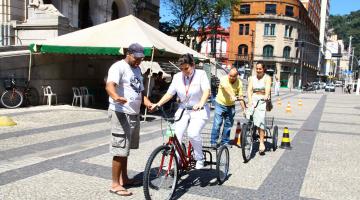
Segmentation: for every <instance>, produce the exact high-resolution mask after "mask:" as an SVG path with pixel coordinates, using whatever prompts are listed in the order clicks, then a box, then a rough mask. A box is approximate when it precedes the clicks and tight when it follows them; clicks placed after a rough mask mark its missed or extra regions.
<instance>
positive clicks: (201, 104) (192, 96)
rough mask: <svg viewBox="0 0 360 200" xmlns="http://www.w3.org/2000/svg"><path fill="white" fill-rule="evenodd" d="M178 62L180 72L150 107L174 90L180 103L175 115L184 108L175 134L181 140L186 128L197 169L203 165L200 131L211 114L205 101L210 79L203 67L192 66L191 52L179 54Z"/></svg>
mask: <svg viewBox="0 0 360 200" xmlns="http://www.w3.org/2000/svg"><path fill="white" fill-rule="evenodd" d="M178 63H179V65H180V69H181V72H179V73H177V74H175V75H174V78H173V80H172V82H171V84H170V87H169V89H168V91H167V92H166V94H165V95H164V96H163V97H162V98H161V99H160V101H159V102H157V103H156V104H154V105H153V106H152V108H151V109H154V108H155V107H157V106H162V105H164V104H165V103H166V102H168V101H169V100H170V99H172V97H173V96H174V95H175V94H177V96H178V98H179V99H180V106H179V109H178V110H177V111H176V113H175V119H177V118H179V117H180V114H181V112H182V110H183V109H185V111H184V114H183V116H182V118H181V120H180V121H178V122H176V124H175V134H176V136H177V138H178V139H179V141H181V140H182V137H183V135H184V133H185V132H187V134H188V137H189V138H190V141H191V144H192V145H193V148H194V153H195V160H196V161H197V162H196V169H201V168H203V167H204V157H203V153H202V138H201V134H200V133H201V130H202V129H203V127H204V126H205V124H206V122H207V120H208V119H209V117H210V108H209V106H208V105H207V104H206V102H207V100H208V98H209V95H210V83H209V80H208V78H207V75H206V73H205V71H203V70H198V69H195V63H194V58H193V56H192V55H191V54H184V55H182V56H181V57H180V58H179V61H178Z"/></svg>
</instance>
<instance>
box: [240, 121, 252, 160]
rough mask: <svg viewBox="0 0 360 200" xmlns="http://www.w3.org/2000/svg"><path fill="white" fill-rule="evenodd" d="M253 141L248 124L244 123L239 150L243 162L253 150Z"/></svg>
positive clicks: (248, 158)
mask: <svg viewBox="0 0 360 200" xmlns="http://www.w3.org/2000/svg"><path fill="white" fill-rule="evenodd" d="M253 143H254V138H253V134H252V130H251V129H250V127H249V126H248V124H244V125H243V127H242V129H241V152H242V156H243V159H244V162H245V163H246V162H248V161H249V160H250V157H251V153H252V150H253Z"/></svg>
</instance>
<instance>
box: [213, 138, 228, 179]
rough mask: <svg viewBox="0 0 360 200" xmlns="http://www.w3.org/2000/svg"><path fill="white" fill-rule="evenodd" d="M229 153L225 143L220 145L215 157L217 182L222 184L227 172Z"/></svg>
mask: <svg viewBox="0 0 360 200" xmlns="http://www.w3.org/2000/svg"><path fill="white" fill-rule="evenodd" d="M229 155H230V154H229V149H228V148H227V147H226V146H225V145H223V146H221V147H220V149H219V153H218V155H217V158H216V171H217V180H218V183H219V184H222V183H223V182H224V181H225V180H226V178H227V176H228V174H229V162H230V156H229Z"/></svg>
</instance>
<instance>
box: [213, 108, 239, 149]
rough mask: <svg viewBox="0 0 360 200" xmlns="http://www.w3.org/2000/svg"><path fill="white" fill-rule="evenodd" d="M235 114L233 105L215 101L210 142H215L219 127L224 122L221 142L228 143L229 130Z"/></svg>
mask: <svg viewBox="0 0 360 200" xmlns="http://www.w3.org/2000/svg"><path fill="white" fill-rule="evenodd" d="M234 116H235V105H233V106H224V105H221V104H219V103H217V102H216V101H215V116H214V123H213V127H212V130H211V144H216V142H217V140H218V138H219V133H220V128H221V126H222V123H223V122H224V129H223V132H222V140H221V144H228V143H229V142H230V139H229V137H230V132H231V128H232V126H233V124H234Z"/></svg>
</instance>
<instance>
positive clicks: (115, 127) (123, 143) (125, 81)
mask: <svg viewBox="0 0 360 200" xmlns="http://www.w3.org/2000/svg"><path fill="white" fill-rule="evenodd" d="M143 59H144V48H143V47H142V46H141V45H140V44H138V43H134V44H131V45H130V46H129V48H128V49H127V53H126V58H125V59H123V60H121V61H118V62H116V63H114V64H113V65H112V66H111V67H110V69H109V72H108V78H107V82H106V91H107V93H108V95H109V118H110V121H111V142H110V154H111V155H112V156H113V161H112V185H111V189H110V192H111V193H114V194H117V195H120V196H130V195H132V192H130V191H128V190H127V189H125V188H124V186H127V185H128V186H129V185H134V184H139V183H141V182H140V181H135V180H134V179H129V177H128V175H127V160H128V159H127V158H128V156H129V154H130V149H137V148H139V134H140V133H139V132H140V115H139V113H140V106H141V103H143V104H144V105H145V106H146V107H151V105H152V103H151V102H150V101H149V99H148V98H147V97H146V95H142V92H143V90H144V85H143V82H142V77H141V70H140V67H139V65H140V63H141V61H142V60H143Z"/></svg>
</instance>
